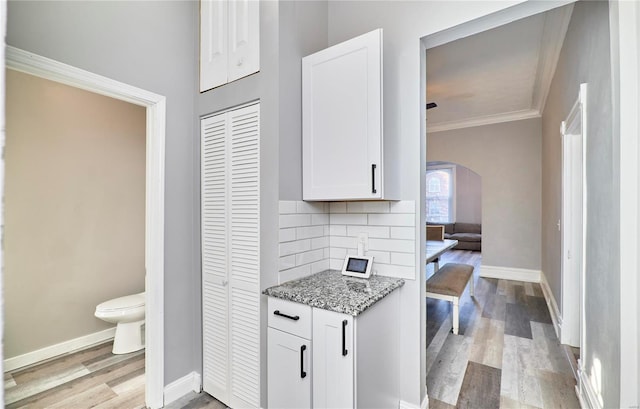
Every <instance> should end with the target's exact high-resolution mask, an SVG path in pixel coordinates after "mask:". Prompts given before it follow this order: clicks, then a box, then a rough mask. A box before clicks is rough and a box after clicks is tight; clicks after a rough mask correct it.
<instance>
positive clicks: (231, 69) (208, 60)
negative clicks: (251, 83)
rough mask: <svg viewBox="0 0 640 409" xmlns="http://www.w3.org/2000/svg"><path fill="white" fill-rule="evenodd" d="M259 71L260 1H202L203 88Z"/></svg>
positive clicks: (202, 89) (201, 50) (201, 59)
mask: <svg viewBox="0 0 640 409" xmlns="http://www.w3.org/2000/svg"><path fill="white" fill-rule="evenodd" d="M258 71H260V2H259V1H258V0H201V1H200V92H203V91H207V90H209V89H211V88H215V87H218V86H220V85H223V84H226V83H228V82H231V81H235V80H237V79H239V78H242V77H246V76H247V75H250V74H253V73H256V72H258Z"/></svg>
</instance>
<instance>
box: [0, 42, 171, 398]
mask: <svg viewBox="0 0 640 409" xmlns="http://www.w3.org/2000/svg"><path fill="white" fill-rule="evenodd" d="M6 58H7V60H6V66H7V68H10V69H13V70H16V71H21V72H24V73H27V74H31V75H35V76H38V77H42V78H46V79H49V80H52V81H56V82H60V83H63V84H67V85H70V86H73V87H76V88H80V89H84V90H87V91H90V92H94V93H97V94H101V95H106V96H108V97H111V98H115V99H118V100H121V101H126V102H130V103H133V104H136V105H141V106H144V107H146V108H147V136H146V139H147V140H146V145H147V153H146V166H147V170H146V172H147V175H146V194H145V197H146V223H145V224H146V227H145V267H146V273H147V274H146V283H145V284H146V325H145V328H146V333H145V339H146V354H145V355H146V356H145V365H146V397H145V398H146V404H147V406H148V407H151V408H152V409H155V408H161V407H163V406H164V405H163V390H164V199H165V195H164V168H165V163H164V156H165V123H166V98H165V97H164V96H162V95H158V94H154V93H152V92H149V91H145V90H143V89H140V88H137V87H133V86H131V85H127V84H124V83H122V82H119V81H115V80H112V79H109V78H106V77H103V76H101V75H97V74H94V73H91V72H88V71H85V70H82V69H79V68H76V67H72V66H70V65H67V64H63V63H61V62H58V61H54V60H51V59H49V58H45V57H42V56H39V55H36V54H32V53H30V52H27V51H24V50H20V49H18V48H15V47H11V46H7V48H6Z"/></svg>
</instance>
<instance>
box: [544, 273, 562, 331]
mask: <svg viewBox="0 0 640 409" xmlns="http://www.w3.org/2000/svg"><path fill="white" fill-rule="evenodd" d="M540 287H542V294H543V295H544V299H545V301H546V302H547V308H548V309H549V315H551V321H552V322H553V328H554V329H555V330H556V336H557V337H558V339H560V334H561V333H562V315H560V310H559V309H558V303H557V302H556V298H555V297H554V296H553V292H551V287H550V286H549V281H547V275H546V274H545V273H544V271H541V272H540Z"/></svg>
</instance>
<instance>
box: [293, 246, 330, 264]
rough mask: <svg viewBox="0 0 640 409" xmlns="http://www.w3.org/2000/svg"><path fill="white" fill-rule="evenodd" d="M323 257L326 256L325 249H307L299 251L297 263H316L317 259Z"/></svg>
mask: <svg viewBox="0 0 640 409" xmlns="http://www.w3.org/2000/svg"><path fill="white" fill-rule="evenodd" d="M322 257H324V250H323V249H318V250H312V251H306V252H304V253H298V254H296V265H297V266H301V265H303V264H310V263H314V262H316V261H320V260H322Z"/></svg>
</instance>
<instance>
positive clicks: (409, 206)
mask: <svg viewBox="0 0 640 409" xmlns="http://www.w3.org/2000/svg"><path fill="white" fill-rule="evenodd" d="M389 210H390V211H391V213H413V214H416V202H414V201H413V200H400V201H397V202H390V205H389Z"/></svg>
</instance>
